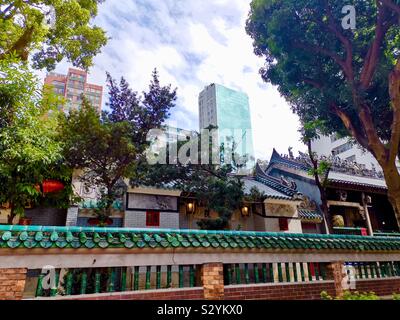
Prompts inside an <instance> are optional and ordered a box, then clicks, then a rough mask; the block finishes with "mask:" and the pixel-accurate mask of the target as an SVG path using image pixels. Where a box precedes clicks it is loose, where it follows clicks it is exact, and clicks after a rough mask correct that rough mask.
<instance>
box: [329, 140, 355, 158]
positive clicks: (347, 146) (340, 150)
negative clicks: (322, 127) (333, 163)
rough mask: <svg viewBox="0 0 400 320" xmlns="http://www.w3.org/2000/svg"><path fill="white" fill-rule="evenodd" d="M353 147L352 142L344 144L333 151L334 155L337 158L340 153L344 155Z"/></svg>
mask: <svg viewBox="0 0 400 320" xmlns="http://www.w3.org/2000/svg"><path fill="white" fill-rule="evenodd" d="M352 147H353V145H352V143H351V142H346V143H345V144H342V145H340V146H338V147H336V148H333V149H332V155H334V156H336V155H338V154H340V153H343V152H345V151H347V150H350V149H351V148H352Z"/></svg>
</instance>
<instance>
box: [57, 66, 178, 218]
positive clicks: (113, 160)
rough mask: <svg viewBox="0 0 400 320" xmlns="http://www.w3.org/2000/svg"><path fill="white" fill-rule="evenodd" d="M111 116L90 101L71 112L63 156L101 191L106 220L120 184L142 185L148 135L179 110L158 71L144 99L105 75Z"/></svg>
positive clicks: (64, 123) (101, 215) (101, 210)
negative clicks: (140, 171)
mask: <svg viewBox="0 0 400 320" xmlns="http://www.w3.org/2000/svg"><path fill="white" fill-rule="evenodd" d="M107 81H108V88H109V97H110V98H109V102H108V106H109V108H110V112H103V113H102V115H101V116H100V115H99V114H98V113H97V112H96V111H95V110H94V109H93V108H92V107H91V106H90V105H89V104H88V102H87V101H86V100H84V104H83V105H82V107H81V108H80V109H79V110H76V111H72V112H71V113H70V114H69V115H68V116H65V117H64V119H63V121H62V130H61V134H62V136H63V137H64V139H65V149H64V154H65V157H66V159H67V162H68V163H69V165H70V166H71V167H73V168H75V169H81V170H82V175H81V176H80V179H81V180H82V181H83V182H84V183H85V184H87V185H92V186H93V185H95V186H98V187H99V188H100V190H101V192H102V194H101V198H100V201H99V210H98V211H97V212H96V213H97V214H98V216H99V218H101V219H102V220H104V219H105V218H106V217H108V216H109V215H110V213H111V207H112V204H113V202H114V201H115V199H116V198H118V197H119V196H120V194H119V188H118V185H119V184H120V183H121V181H122V179H124V178H130V179H131V184H132V185H133V186H136V185H137V184H138V178H139V175H138V172H139V170H138V167H139V166H143V165H145V164H144V161H145V156H144V151H145V150H146V146H147V145H148V142H147V141H146V137H147V133H148V131H149V130H150V129H152V128H157V127H159V126H160V125H161V124H162V123H163V122H164V121H165V120H166V119H167V118H168V116H169V110H170V109H171V108H172V107H173V106H174V105H175V100H176V90H171V87H170V86H165V87H162V86H161V85H160V82H159V80H158V74H157V71H154V72H153V76H152V80H151V82H150V86H149V89H148V91H146V92H143V97H142V96H139V95H138V94H137V93H136V92H134V91H133V90H132V89H130V88H129V84H128V82H127V81H126V80H125V79H124V78H122V79H121V81H120V84H119V85H118V84H117V83H116V81H115V80H114V79H113V78H112V77H111V76H110V75H109V74H107Z"/></svg>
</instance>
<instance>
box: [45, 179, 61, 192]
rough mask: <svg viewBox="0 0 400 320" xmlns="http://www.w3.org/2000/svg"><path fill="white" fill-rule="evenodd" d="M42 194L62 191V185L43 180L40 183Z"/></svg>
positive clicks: (54, 181)
mask: <svg viewBox="0 0 400 320" xmlns="http://www.w3.org/2000/svg"><path fill="white" fill-rule="evenodd" d="M42 189H43V193H45V194H46V193H53V192H58V191H61V190H63V189H64V185H63V184H62V183H61V182H60V181H57V180H45V181H43V183H42Z"/></svg>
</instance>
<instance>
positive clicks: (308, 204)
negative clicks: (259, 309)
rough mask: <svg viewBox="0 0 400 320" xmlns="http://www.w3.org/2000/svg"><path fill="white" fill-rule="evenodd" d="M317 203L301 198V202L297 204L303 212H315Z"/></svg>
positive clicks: (304, 197)
mask: <svg viewBox="0 0 400 320" xmlns="http://www.w3.org/2000/svg"><path fill="white" fill-rule="evenodd" d="M317 207H318V206H317V203H316V202H315V201H314V200H311V199H310V198H309V197H307V196H304V195H303V196H302V201H301V203H300V204H299V208H300V209H305V210H310V211H315V210H317Z"/></svg>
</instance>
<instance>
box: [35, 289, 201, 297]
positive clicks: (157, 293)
mask: <svg viewBox="0 0 400 320" xmlns="http://www.w3.org/2000/svg"><path fill="white" fill-rule="evenodd" d="M202 299H204V298H203V288H190V289H159V290H146V291H144V290H143V291H131V292H114V293H99V294H85V295H81V296H71V297H56V298H41V299H40V300H202Z"/></svg>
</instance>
